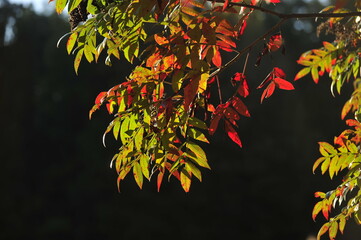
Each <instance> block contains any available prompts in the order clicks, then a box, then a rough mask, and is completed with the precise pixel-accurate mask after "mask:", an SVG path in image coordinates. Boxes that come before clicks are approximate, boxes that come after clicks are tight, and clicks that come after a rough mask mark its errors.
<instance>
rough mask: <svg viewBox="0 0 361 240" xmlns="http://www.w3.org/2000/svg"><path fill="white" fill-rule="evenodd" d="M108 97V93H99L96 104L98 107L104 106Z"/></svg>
mask: <svg viewBox="0 0 361 240" xmlns="http://www.w3.org/2000/svg"><path fill="white" fill-rule="evenodd" d="M106 95H107V92H101V93H99V94H98V96H97V97H96V99H95V104H98V105H99V104H102V103H103V101H104V99H105V96H106Z"/></svg>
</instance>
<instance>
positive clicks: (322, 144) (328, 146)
mask: <svg viewBox="0 0 361 240" xmlns="http://www.w3.org/2000/svg"><path fill="white" fill-rule="evenodd" d="M318 144H319V145H320V148H321V147H322V148H324V149H325V150H326V151H327V152H329V153H330V154H332V155H334V154H337V150H336V149H335V148H334V147H333V146H332V145H331V144H329V143H327V142H319V143H318Z"/></svg>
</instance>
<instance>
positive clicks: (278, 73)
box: [273, 67, 286, 78]
mask: <svg viewBox="0 0 361 240" xmlns="http://www.w3.org/2000/svg"><path fill="white" fill-rule="evenodd" d="M273 73H274V75H275V76H276V77H279V78H286V74H285V72H284V71H283V70H282V69H281V68H278V67H275V68H273Z"/></svg>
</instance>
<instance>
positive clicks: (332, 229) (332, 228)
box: [328, 221, 338, 240]
mask: <svg viewBox="0 0 361 240" xmlns="http://www.w3.org/2000/svg"><path fill="white" fill-rule="evenodd" d="M337 230H338V223H337V221H333V222H331V226H330V229H329V232H328V235H329V237H330V239H331V240H333V239H334V238H335V237H336V235H337Z"/></svg>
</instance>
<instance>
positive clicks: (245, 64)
mask: <svg viewBox="0 0 361 240" xmlns="http://www.w3.org/2000/svg"><path fill="white" fill-rule="evenodd" d="M249 52H250V51H248V53H247V56H246V60H245V61H244V65H243V71H242V73H243V75H244V73H245V72H246V67H247V64H248V57H249Z"/></svg>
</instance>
